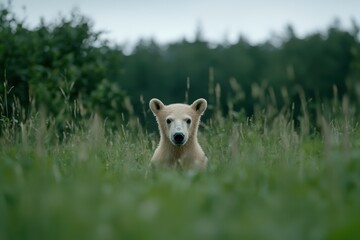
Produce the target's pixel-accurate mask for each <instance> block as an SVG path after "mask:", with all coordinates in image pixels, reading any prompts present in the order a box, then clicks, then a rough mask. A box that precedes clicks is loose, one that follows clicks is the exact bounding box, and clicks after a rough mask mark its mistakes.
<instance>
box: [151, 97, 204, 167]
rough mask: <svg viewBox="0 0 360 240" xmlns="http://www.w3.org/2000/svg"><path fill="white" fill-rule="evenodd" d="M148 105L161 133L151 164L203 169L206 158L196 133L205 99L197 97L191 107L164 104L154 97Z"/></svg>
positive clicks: (178, 104)
mask: <svg viewBox="0 0 360 240" xmlns="http://www.w3.org/2000/svg"><path fill="white" fill-rule="evenodd" d="M149 106H150V109H151V111H152V112H153V113H154V115H155V117H156V120H157V123H158V126H159V131H160V143H159V145H158V147H157V148H156V150H155V152H154V155H153V157H152V158H151V165H152V166H155V167H159V166H160V167H164V166H167V167H179V168H181V169H200V170H205V169H206V167H207V161H208V159H207V157H206V156H205V153H204V151H203V150H202V148H201V146H200V144H199V143H198V140H197V132H198V127H199V122H200V117H201V116H202V115H203V113H204V111H205V110H206V107H207V102H206V100H205V99H203V98H200V99H198V100H196V101H194V102H193V103H192V104H191V105H188V104H180V103H175V104H170V105H164V104H163V103H162V102H161V101H160V100H159V99H156V98H153V99H151V100H150V103H149Z"/></svg>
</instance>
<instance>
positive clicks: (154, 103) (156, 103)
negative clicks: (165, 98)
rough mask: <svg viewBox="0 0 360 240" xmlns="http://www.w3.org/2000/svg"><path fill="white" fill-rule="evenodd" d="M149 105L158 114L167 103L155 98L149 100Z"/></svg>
mask: <svg viewBox="0 0 360 240" xmlns="http://www.w3.org/2000/svg"><path fill="white" fill-rule="evenodd" d="M149 107H150V109H151V111H152V112H153V113H154V114H157V113H158V112H159V111H161V110H162V109H163V108H164V107H165V105H164V104H163V103H162V102H161V101H160V100H159V99H157V98H153V99H151V100H150V102H149Z"/></svg>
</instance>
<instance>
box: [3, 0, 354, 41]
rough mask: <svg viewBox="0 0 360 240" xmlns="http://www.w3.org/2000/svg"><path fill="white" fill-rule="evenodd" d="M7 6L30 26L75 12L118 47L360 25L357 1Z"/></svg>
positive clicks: (116, 0) (169, 0)
mask: <svg viewBox="0 0 360 240" xmlns="http://www.w3.org/2000/svg"><path fill="white" fill-rule="evenodd" d="M0 1H1V2H5V1H7V0H0ZM12 5H13V9H14V10H15V12H16V13H17V16H18V17H20V18H26V22H27V23H29V24H30V25H31V26H36V25H37V24H38V23H39V19H40V17H41V16H42V17H44V18H45V19H46V20H47V21H51V20H54V19H56V18H57V17H58V16H59V14H62V15H65V16H68V15H69V14H70V12H71V10H72V9H74V8H77V9H78V10H80V13H81V14H83V15H85V16H87V17H89V18H90V19H91V20H92V21H93V23H94V28H95V30H105V31H106V32H107V33H106V34H105V35H104V36H105V37H106V38H107V39H110V40H112V41H115V42H117V43H120V44H123V43H126V42H127V43H130V44H133V43H135V42H136V41H137V40H138V39H139V38H141V37H143V38H149V37H153V38H154V39H155V40H156V41H158V42H161V43H166V42H170V41H175V40H179V39H181V38H183V37H185V38H186V39H188V40H192V39H194V35H195V31H196V29H197V27H198V26H201V28H202V30H203V36H204V37H205V39H206V40H210V41H212V42H221V41H223V40H224V39H225V38H226V39H227V40H228V41H230V42H234V41H237V39H238V38H239V35H240V34H241V35H243V36H245V37H246V38H247V39H249V40H250V41H251V42H253V43H257V42H261V41H264V40H266V39H269V37H270V35H271V34H274V33H276V34H280V35H281V34H282V33H283V32H284V29H285V26H287V25H288V24H291V25H292V26H293V27H294V29H295V32H296V33H297V34H298V35H300V36H304V35H305V34H307V33H309V32H313V31H315V30H325V29H326V28H327V27H328V26H329V25H330V24H331V23H333V22H334V19H335V18H338V19H339V20H340V21H341V23H342V25H343V26H345V27H349V26H351V18H354V19H356V21H357V23H358V24H360V0H302V1H299V0H296V1H294V0H272V1H266V0H250V1H241V0H238V1H236V0H221V1H217V0H216V1H215V0H214V1H212V0H208V1H206V0H175V1H174V0H147V1H146V0H12ZM23 6H26V8H25V10H23V8H22V7H23Z"/></svg>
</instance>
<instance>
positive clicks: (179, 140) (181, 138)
mask: <svg viewBox="0 0 360 240" xmlns="http://www.w3.org/2000/svg"><path fill="white" fill-rule="evenodd" d="M184 139H185V135H184V134H183V133H175V134H174V141H175V143H176V144H183V142H184Z"/></svg>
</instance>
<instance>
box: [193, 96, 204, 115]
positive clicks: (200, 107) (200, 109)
mask: <svg viewBox="0 0 360 240" xmlns="http://www.w3.org/2000/svg"><path fill="white" fill-rule="evenodd" d="M206 107H207V102H206V100H205V99H203V98H199V99H198V100H195V101H194V102H193V103H192V104H191V108H192V109H194V110H195V112H197V113H198V114H199V115H203V113H204V112H205V110H206Z"/></svg>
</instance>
